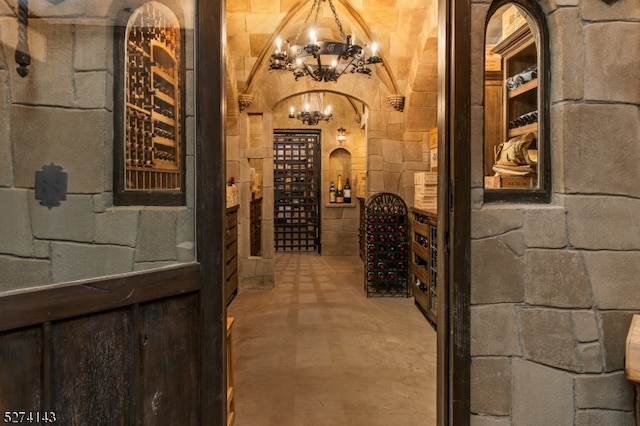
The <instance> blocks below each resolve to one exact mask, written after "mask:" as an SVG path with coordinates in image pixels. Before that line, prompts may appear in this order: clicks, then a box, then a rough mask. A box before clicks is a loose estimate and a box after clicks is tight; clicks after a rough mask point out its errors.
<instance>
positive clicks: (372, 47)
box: [371, 42, 378, 56]
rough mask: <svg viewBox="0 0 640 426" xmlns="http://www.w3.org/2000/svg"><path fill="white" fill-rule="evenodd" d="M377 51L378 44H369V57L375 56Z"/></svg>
mask: <svg viewBox="0 0 640 426" xmlns="http://www.w3.org/2000/svg"><path fill="white" fill-rule="evenodd" d="M377 51H378V43H375V42H374V43H373V44H371V55H372V56H376V52H377Z"/></svg>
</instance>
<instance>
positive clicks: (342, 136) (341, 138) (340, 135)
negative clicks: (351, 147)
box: [338, 127, 347, 144]
mask: <svg viewBox="0 0 640 426" xmlns="http://www.w3.org/2000/svg"><path fill="white" fill-rule="evenodd" d="M346 131H347V130H346V129H345V128H344V127H340V128H339V129H338V143H339V144H342V143H343V142H344V141H346V140H347V137H346V136H345V132H346Z"/></svg>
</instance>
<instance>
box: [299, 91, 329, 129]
mask: <svg viewBox="0 0 640 426" xmlns="http://www.w3.org/2000/svg"><path fill="white" fill-rule="evenodd" d="M317 97H318V105H319V107H320V108H319V110H314V111H311V106H310V104H309V94H305V95H303V96H302V100H303V103H304V109H303V110H302V111H298V112H296V111H295V109H294V108H293V107H291V109H290V110H289V118H296V119H298V120H300V121H302V122H303V123H304V124H308V125H309V126H315V125H317V124H318V123H320V121H326V122H329V121H331V119H332V118H333V114H332V113H331V105H328V106H327V107H326V108H324V109H322V106H323V103H324V102H323V101H324V96H323V94H317ZM305 100H306V102H305Z"/></svg>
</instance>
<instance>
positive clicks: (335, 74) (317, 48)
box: [269, 0, 382, 82]
mask: <svg viewBox="0 0 640 426" xmlns="http://www.w3.org/2000/svg"><path fill="white" fill-rule="evenodd" d="M325 1H328V2H329V6H330V7H331V12H332V13H333V17H334V19H335V22H336V25H337V27H338V30H339V31H340V37H342V39H343V40H344V41H318V40H317V38H316V35H315V30H314V29H313V28H311V29H310V31H309V44H299V43H298V39H299V38H300V34H301V33H302V31H303V30H304V29H306V28H307V21H308V20H309V18H310V17H311V15H312V14H313V12H314V10H315V19H314V26H316V25H317V22H318V15H319V12H320V4H321V3H324V2H325ZM285 43H286V44H287V48H286V49H284V50H283V48H282V40H281V39H280V38H278V39H276V51H275V53H274V54H273V55H271V64H270V65H269V70H288V71H291V72H292V73H293V76H294V77H295V79H296V80H298V79H299V78H300V77H303V76H305V75H306V76H308V77H310V78H311V79H312V80H314V81H325V82H327V81H333V82H337V81H338V78H339V77H340V76H341V75H342V74H344V73H345V72H349V73H359V74H366V75H368V76H371V68H369V67H368V65H371V64H378V63H381V62H382V59H381V58H380V57H379V56H377V55H376V52H377V46H376V44H375V43H373V44H372V46H371V56H370V57H369V58H367V57H366V55H365V51H364V48H363V47H361V46H359V45H357V44H356V41H355V37H354V36H352V35H348V36H345V34H344V31H343V29H342V23H341V22H340V19H339V18H338V14H337V12H336V8H335V7H334V5H333V0H313V5H312V6H311V10H310V11H309V15H307V18H306V19H305V20H304V26H303V27H302V28H301V29H300V31H298V34H297V35H296V39H295V41H294V42H293V45H292V44H290V43H289V42H288V41H286V42H285ZM365 47H366V45H365Z"/></svg>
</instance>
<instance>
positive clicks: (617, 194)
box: [471, 0, 640, 426]
mask: <svg viewBox="0 0 640 426" xmlns="http://www.w3.org/2000/svg"><path fill="white" fill-rule="evenodd" d="M538 3H539V4H540V5H541V6H542V9H543V11H544V13H545V14H546V24H547V25H548V30H549V35H550V39H549V43H550V46H549V48H550V52H551V55H550V57H551V75H552V78H551V82H550V85H551V87H550V92H551V99H552V102H553V103H552V109H551V117H550V123H551V147H552V148H551V155H552V161H551V175H552V182H553V193H552V197H551V198H552V200H551V202H550V203H549V204H530V203H529V204H515V205H514V204H504V203H501V204H484V203H482V202H481V201H479V200H477V199H476V200H475V202H474V203H473V208H472V238H473V240H472V244H471V259H472V262H471V277H472V278H471V279H472V283H471V301H472V306H471V352H472V362H471V365H472V369H471V402H472V404H471V408H472V411H473V415H472V424H473V425H489V424H490V425H499V424H513V425H531V426H533V425H542V424H545V425H546V424H548V425H551V424H553V425H572V424H573V425H587V424H589V425H595V424H597V425H611V426H614V425H616V426H618V425H628V426H632V425H635V420H634V404H633V395H634V393H633V386H632V385H631V383H629V382H628V381H627V380H626V378H625V375H624V356H625V340H626V336H627V332H628V328H629V324H630V321H631V317H632V315H633V314H635V313H638V312H639V311H640V296H639V292H638V285H639V284H640V281H639V279H638V276H639V273H640V270H639V269H638V268H639V267H638V265H640V257H639V256H640V255H639V253H640V225H639V223H638V221H637V219H636V212H638V211H640V204H639V203H640V192H639V191H640V185H638V183H639V182H640V143H638V141H640V116H639V115H638V106H639V104H640V99H639V96H640V95H639V94H640V83H639V82H640V56H638V54H637V52H638V45H639V43H640V28H639V25H638V15H639V14H640V3H638V2H635V1H625V0H620V1H617V2H612V4H610V5H608V4H607V3H606V2H604V1H599V0H571V1H559V0H556V1H553V0H550V1H539V2H538ZM487 11H488V9H487V2H484V1H477V2H473V5H472V14H473V15H474V16H475V19H474V21H473V30H472V38H474V39H475V38H477V39H479V40H482V37H483V36H484V22H485V18H486V14H487ZM476 36H477V37H476ZM473 73H474V74H476V73H477V76H476V77H473V78H472V81H474V82H477V83H475V84H474V85H473V87H472V90H473V96H472V98H473V106H472V111H473V112H474V114H482V111H483V109H482V104H481V102H482V90H483V86H482V75H481V73H482V69H481V67H478V66H476V67H475V68H474V71H473ZM476 107H478V108H476ZM482 122H483V120H482V119H477V118H475V117H474V118H473V119H472V123H474V126H479V128H475V129H474V130H472V135H473V138H472V145H473V146H476V147H477V146H482V144H483V141H482V128H481V126H482ZM472 151H473V152H477V150H476V149H472ZM473 167H474V170H473V171H472V174H473V176H477V175H481V174H482V171H481V170H479V169H478V168H480V167H481V164H480V163H474V164H473ZM481 185H482V184H481V183H480V182H478V180H477V179H474V191H478V190H480V191H481ZM476 196H477V195H476ZM497 324H500V327H496V325H497ZM497 330H499V331H497ZM490 371H493V373H494V374H495V377H491V374H490ZM505 381H507V382H508V383H505ZM495 395H499V397H498V396H495Z"/></svg>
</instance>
